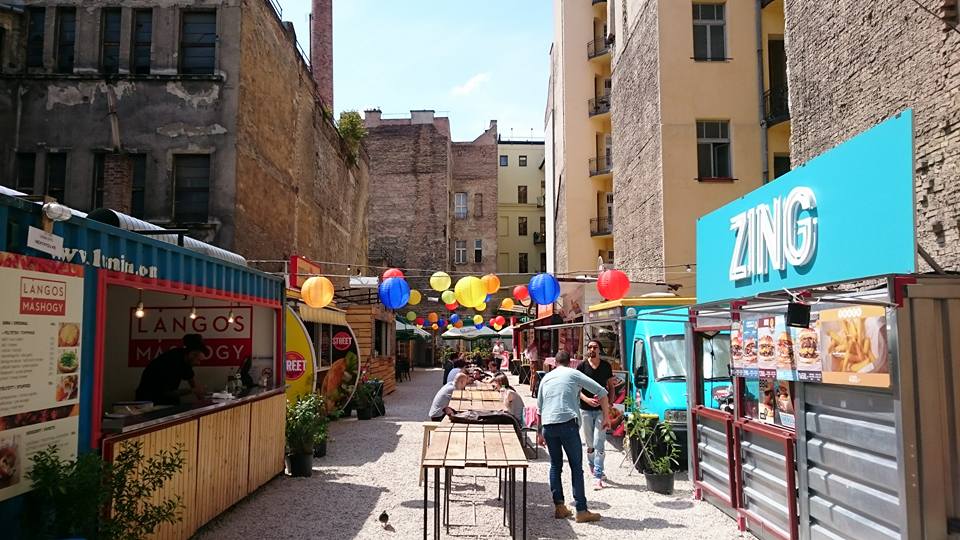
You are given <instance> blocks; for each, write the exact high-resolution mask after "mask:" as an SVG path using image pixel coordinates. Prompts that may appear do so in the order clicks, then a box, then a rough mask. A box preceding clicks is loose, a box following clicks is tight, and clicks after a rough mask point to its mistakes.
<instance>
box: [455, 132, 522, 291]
mask: <svg viewBox="0 0 960 540" xmlns="http://www.w3.org/2000/svg"><path fill="white" fill-rule="evenodd" d="M452 151H453V186H454V187H453V189H452V190H453V191H460V192H466V193H467V209H468V211H467V218H466V219H454V220H453V231H452V241H456V240H462V241H466V242H467V263H466V264H455V265H454V266H455V268H456V270H458V271H465V272H473V273H481V272H482V273H486V272H495V271H496V269H497V191H498V190H497V173H498V170H497V169H498V162H497V156H498V153H497V123H496V122H491V125H490V128H489V129H487V131H486V132H484V134H483V135H481V136H480V137H477V139H476V140H474V141H472V142H457V143H453V147H452ZM533 226H534V224H530V225H529V227H530V234H533ZM476 240H481V241H482V243H483V257H482V261H481V262H480V263H477V262H476V261H475V258H474V242H475V241H476ZM537 262H538V264H539V261H537Z"/></svg>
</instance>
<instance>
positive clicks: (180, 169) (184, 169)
mask: <svg viewBox="0 0 960 540" xmlns="http://www.w3.org/2000/svg"><path fill="white" fill-rule="evenodd" d="M173 159H174V178H173V182H174V184H173V185H174V190H175V194H174V201H173V219H174V220H175V221H177V222H179V223H204V222H206V221H207V218H208V217H209V211H210V156H209V155H206V154H190V155H178V156H174V158H173Z"/></svg>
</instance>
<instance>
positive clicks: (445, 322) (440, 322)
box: [437, 319, 447, 328]
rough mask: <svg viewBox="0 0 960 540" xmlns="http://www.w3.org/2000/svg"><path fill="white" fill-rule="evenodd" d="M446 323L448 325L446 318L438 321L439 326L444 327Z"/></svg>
mask: <svg viewBox="0 0 960 540" xmlns="http://www.w3.org/2000/svg"><path fill="white" fill-rule="evenodd" d="M446 325H447V321H445V320H443V319H440V320H439V321H437V326H439V327H440V328H443V327H445V326H446Z"/></svg>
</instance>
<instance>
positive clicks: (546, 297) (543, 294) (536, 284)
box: [527, 274, 560, 305]
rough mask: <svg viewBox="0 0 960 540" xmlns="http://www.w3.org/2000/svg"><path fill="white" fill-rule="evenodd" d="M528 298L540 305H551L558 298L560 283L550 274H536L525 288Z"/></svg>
mask: <svg viewBox="0 0 960 540" xmlns="http://www.w3.org/2000/svg"><path fill="white" fill-rule="evenodd" d="M527 289H528V290H529V291H530V297H531V298H533V301H534V302H536V303H538V304H540V305H547V304H552V303H554V302H556V301H557V298H560V282H559V281H557V278H555V277H553V276H551V275H550V274H537V275H535V276H533V277H532V278H530V284H529V285H528V286H527Z"/></svg>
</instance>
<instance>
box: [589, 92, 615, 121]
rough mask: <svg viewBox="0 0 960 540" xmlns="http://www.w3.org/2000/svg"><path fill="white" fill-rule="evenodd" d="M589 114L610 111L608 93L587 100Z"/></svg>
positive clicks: (607, 112) (595, 114)
mask: <svg viewBox="0 0 960 540" xmlns="http://www.w3.org/2000/svg"><path fill="white" fill-rule="evenodd" d="M588 104H589V109H590V116H591V117H594V116H599V115H601V114H609V113H610V94H604V95H602V96H597V97H595V98H593V99H591V100H590V101H589V102H588Z"/></svg>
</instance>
